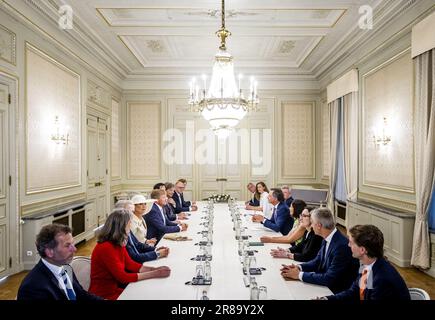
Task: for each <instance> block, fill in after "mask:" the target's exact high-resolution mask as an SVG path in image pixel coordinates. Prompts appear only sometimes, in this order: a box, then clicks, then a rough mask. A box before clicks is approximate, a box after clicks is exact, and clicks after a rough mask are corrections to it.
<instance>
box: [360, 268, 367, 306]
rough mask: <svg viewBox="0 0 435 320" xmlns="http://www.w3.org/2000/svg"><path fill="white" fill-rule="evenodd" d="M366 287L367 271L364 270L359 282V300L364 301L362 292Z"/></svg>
mask: <svg viewBox="0 0 435 320" xmlns="http://www.w3.org/2000/svg"><path fill="white" fill-rule="evenodd" d="M366 287H367V269H364V271H363V273H362V275H361V279H360V282H359V299H360V300H364V292H365V291H366Z"/></svg>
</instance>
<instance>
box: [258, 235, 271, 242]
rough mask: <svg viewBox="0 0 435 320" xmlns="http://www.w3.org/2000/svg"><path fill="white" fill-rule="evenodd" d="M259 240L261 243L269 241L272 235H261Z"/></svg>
mask: <svg viewBox="0 0 435 320" xmlns="http://www.w3.org/2000/svg"><path fill="white" fill-rule="evenodd" d="M260 241H261V242H263V243H270V242H272V237H268V236H262V237H260Z"/></svg>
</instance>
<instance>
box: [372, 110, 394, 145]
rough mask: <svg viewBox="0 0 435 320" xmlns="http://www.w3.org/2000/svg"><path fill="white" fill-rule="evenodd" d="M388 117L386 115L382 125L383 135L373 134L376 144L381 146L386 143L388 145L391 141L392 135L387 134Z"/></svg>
mask: <svg viewBox="0 0 435 320" xmlns="http://www.w3.org/2000/svg"><path fill="white" fill-rule="evenodd" d="M387 127H388V126H387V118H386V117H384V123H383V125H382V135H376V134H374V135H373V142H374V144H375V146H379V145H381V144H382V145H384V146H386V145H387V144H389V143H390V142H391V136H390V135H388V134H386V131H387V129H388V128H387Z"/></svg>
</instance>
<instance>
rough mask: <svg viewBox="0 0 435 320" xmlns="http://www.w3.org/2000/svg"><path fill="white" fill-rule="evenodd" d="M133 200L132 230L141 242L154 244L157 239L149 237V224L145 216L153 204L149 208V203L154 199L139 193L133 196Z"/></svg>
mask: <svg viewBox="0 0 435 320" xmlns="http://www.w3.org/2000/svg"><path fill="white" fill-rule="evenodd" d="M131 201H132V202H133V204H134V212H133V213H134V215H133V219H132V220H131V232H132V233H133V234H134V236H135V237H136V239H137V240H139V241H140V242H142V243H146V244H148V245H151V246H154V245H155V244H156V242H157V239H156V238H152V239H147V224H146V222H145V219H144V218H143V215H144V214H147V213H148V212H149V211H150V209H151V205H150V206H149V208H147V203H152V202H154V200H153V199H148V200H147V199H145V197H144V196H143V195H141V194H137V195H135V196H133V198H131Z"/></svg>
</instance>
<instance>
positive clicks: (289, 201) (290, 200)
mask: <svg viewBox="0 0 435 320" xmlns="http://www.w3.org/2000/svg"><path fill="white" fill-rule="evenodd" d="M292 202H293V197H292V196H290V198H288V199H287V200H285V203H286V205H287V206H288V207H289V208H290V206H291V204H292Z"/></svg>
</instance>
